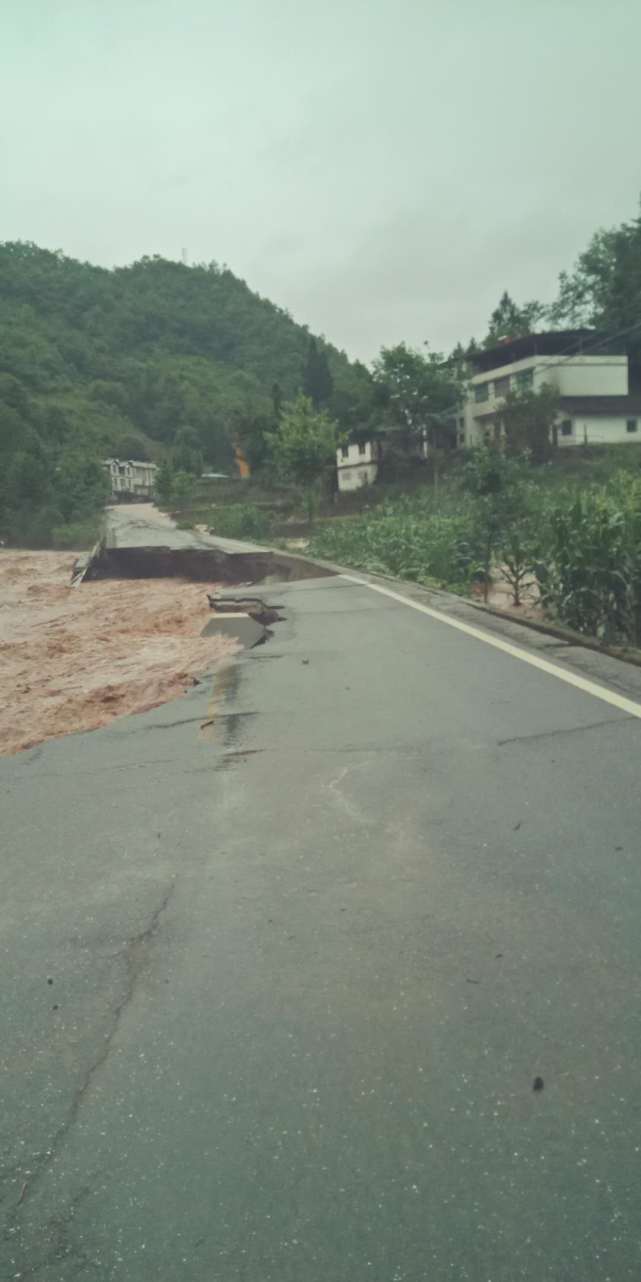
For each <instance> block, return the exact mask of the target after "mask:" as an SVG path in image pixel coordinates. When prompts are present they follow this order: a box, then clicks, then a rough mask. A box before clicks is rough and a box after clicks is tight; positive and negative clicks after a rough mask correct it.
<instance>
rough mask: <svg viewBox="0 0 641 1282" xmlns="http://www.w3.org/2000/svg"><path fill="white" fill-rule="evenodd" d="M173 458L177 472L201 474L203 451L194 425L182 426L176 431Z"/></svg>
mask: <svg viewBox="0 0 641 1282" xmlns="http://www.w3.org/2000/svg"><path fill="white" fill-rule="evenodd" d="M172 460H173V465H174V468H175V470H176V472H178V473H180V472H190V473H191V474H192V475H193V476H200V474H201V472H202V470H203V452H202V450H201V448H200V439H199V436H198V432H196V431H194V428H193V427H180V428H179V429H178V431H177V432H176V436H175V439H174V447H173V450H172Z"/></svg>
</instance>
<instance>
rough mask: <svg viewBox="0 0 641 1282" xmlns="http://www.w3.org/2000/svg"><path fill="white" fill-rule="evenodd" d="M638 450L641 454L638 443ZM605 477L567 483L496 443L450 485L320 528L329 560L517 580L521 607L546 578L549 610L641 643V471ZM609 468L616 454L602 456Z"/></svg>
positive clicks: (543, 597) (432, 581) (319, 542)
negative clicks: (529, 587)
mask: <svg viewBox="0 0 641 1282" xmlns="http://www.w3.org/2000/svg"><path fill="white" fill-rule="evenodd" d="M635 453H636V451H635ZM634 461H635V462H636V463H637V466H636V468H627V469H624V468H620V467H619V468H617V470H615V471H613V472H611V474H610V475H609V477H608V479H607V481H606V482H605V483H598V482H595V481H588V482H587V483H586V482H585V481H584V480H583V481H582V483H581V484H580V485H579V484H578V483H577V481H576V480H575V481H574V482H572V481H568V480H566V481H565V482H563V481H562V480H561V481H560V480H559V474H558V471H557V469H556V468H555V467H554V466H553V465H548V466H547V467H545V468H542V469H541V468H535V467H533V466H532V465H531V464H530V462H529V460H528V458H527V457H523V456H519V457H516V458H514V457H510V456H509V455H507V454H505V453H503V452H501V451H499V450H497V449H494V448H491V447H483V448H482V449H478V450H475V451H473V452H472V455H471V457H470V458H469V459H468V461H467V462H466V464H465V467H464V468H463V470H462V472H461V474H460V475H459V476H457V477H455V478H452V479H451V480H450V481H449V482H448V483H447V484H445V485H442V486H441V488H440V490H439V493H438V494H434V492H433V490H427V489H426V490H425V491H424V492H423V493H422V494H418V495H415V496H413V497H406V498H402V499H397V500H388V501H386V502H384V503H382V504H381V505H380V506H379V507H376V508H374V509H372V510H371V511H370V512H367V513H363V514H362V515H360V516H354V517H350V518H344V519H342V520H336V521H334V522H329V523H327V524H325V525H323V526H322V527H321V528H319V529H318V530H317V531H316V533H315V535H314V538H313V540H312V542H311V551H312V552H313V553H314V554H315V555H317V556H319V557H322V558H324V559H326V560H330V561H335V562H337V563H339V564H343V565H351V566H355V567H357V568H360V569H363V570H366V571H369V572H370V573H383V574H390V575H394V576H398V577H399V578H403V579H408V580H411V581H415V582H419V583H424V584H428V585H438V586H441V587H446V588H449V589H452V590H454V591H463V592H469V591H470V590H471V589H472V586H473V585H475V586H476V589H477V591H478V590H480V591H481V592H483V593H484V594H485V595H486V596H487V591H488V588H489V585H490V584H491V582H492V580H493V579H494V578H496V577H497V576H501V577H502V578H503V579H504V580H506V581H507V582H508V583H509V585H510V590H511V595H512V601H513V604H514V605H515V606H517V607H518V606H520V605H521V604H522V603H523V600H524V593H526V591H527V588H526V585H531V584H534V585H535V591H536V594H537V596H538V597H539V599H540V603H541V606H542V609H543V610H544V612H545V614H546V616H547V617H548V618H552V619H556V620H558V621H559V622H560V623H563V624H566V625H567V626H568V627H570V628H573V629H574V630H576V631H577V632H581V633H584V634H586V635H590V636H595V637H598V638H599V639H601V640H602V641H604V642H606V643H608V644H632V645H639V644H641V469H640V468H639V466H638V456H637V458H636V459H635V460H634ZM600 466H601V467H602V468H603V467H604V460H601V461H600Z"/></svg>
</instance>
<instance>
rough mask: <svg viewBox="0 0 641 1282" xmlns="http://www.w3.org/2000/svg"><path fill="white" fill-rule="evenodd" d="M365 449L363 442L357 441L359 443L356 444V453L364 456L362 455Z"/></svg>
mask: <svg viewBox="0 0 641 1282" xmlns="http://www.w3.org/2000/svg"><path fill="white" fill-rule="evenodd" d="M366 449H367V446H366V444H365V442H364V441H359V442H358V452H359V454H364V453H365V451H366Z"/></svg>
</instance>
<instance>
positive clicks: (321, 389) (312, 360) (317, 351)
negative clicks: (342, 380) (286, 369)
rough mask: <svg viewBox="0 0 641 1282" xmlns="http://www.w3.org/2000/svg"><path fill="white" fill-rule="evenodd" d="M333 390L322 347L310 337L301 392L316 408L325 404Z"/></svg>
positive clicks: (327, 363)
mask: <svg viewBox="0 0 641 1282" xmlns="http://www.w3.org/2000/svg"><path fill="white" fill-rule="evenodd" d="M333 390H334V381H333V379H332V375H331V371H330V368H329V361H328V360H327V353H326V352H325V350H324V348H322V347H320V348H319V346H318V343H317V342H316V339H315V338H310V340H309V345H308V348H307V360H306V362H305V369H304V371H303V393H304V395H305V396H307V397H309V399H310V401H311V402H312V405H314V406H315V407H316V409H320V408H321V407H322V406H324V405H327V403H328V402H329V400H330V398H331V395H332V392H333Z"/></svg>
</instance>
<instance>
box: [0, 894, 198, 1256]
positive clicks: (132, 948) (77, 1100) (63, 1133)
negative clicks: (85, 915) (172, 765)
mask: <svg viewBox="0 0 641 1282" xmlns="http://www.w3.org/2000/svg"><path fill="white" fill-rule="evenodd" d="M175 888H176V882H175V880H173V881H172V883H171V885H170V886H169V888H168V889H167V890H166V891H165V894H164V895H163V897H162V899H161V901H160V903H159V904H158V906H157V908H155V909H154V911H153V913H152V914H151V917H150V918H149V921H148V923H147V925H146V926H145V928H144V930H141V931H139V932H138V934H137V935H132V936H131V937H130V938H129V939H127V940H125V942H124V945H123V947H122V948H121V949H119V951H118V952H117V953H115V954H114V961H116V960H117V959H118V958H119V957H124V960H125V983H124V991H123V994H122V996H121V998H120V1000H119V1001H118V1002H116V1005H115V1006H114V1007H113V1009H112V1013H111V1025H110V1027H109V1029H108V1031H107V1032H106V1033H105V1034H104V1038H103V1045H102V1046H101V1048H100V1051H99V1053H98V1055H97V1056H96V1058H95V1059H94V1060H93V1062H92V1063H91V1064H90V1065H89V1067H88V1069H87V1070H86V1072H85V1074H84V1077H83V1079H82V1081H81V1082H80V1085H79V1086H78V1087H77V1088H76V1090H75V1091H74V1093H73V1097H72V1100H71V1106H70V1108H69V1112H68V1114H67V1117H66V1118H65V1120H64V1121H63V1122H61V1124H60V1126H59V1127H58V1129H57V1131H56V1132H55V1134H54V1136H53V1138H52V1140H51V1142H50V1144H49V1147H48V1148H47V1150H46V1152H45V1153H44V1154H43V1158H42V1161H41V1162H40V1164H39V1165H38V1167H37V1168H36V1170H35V1171H34V1172H33V1174H32V1175H31V1176H30V1178H29V1179H28V1180H26V1181H25V1183H24V1184H23V1187H22V1191H21V1193H20V1197H19V1198H18V1201H17V1202H16V1205H15V1207H14V1216H13V1221H10V1222H9V1223H8V1225H7V1230H8V1231H9V1232H10V1231H11V1229H12V1227H13V1226H14V1225H15V1221H16V1220H17V1218H18V1216H19V1213H20V1208H21V1207H22V1206H24V1205H25V1203H26V1202H28V1200H29V1198H30V1197H31V1196H32V1194H33V1192H34V1190H35V1188H36V1187H37V1185H38V1184H39V1183H40V1180H41V1179H42V1176H43V1175H44V1174H45V1172H46V1171H47V1170H48V1169H49V1167H50V1166H51V1165H52V1163H53V1162H54V1161H55V1159H56V1157H57V1156H58V1153H59V1152H60V1149H61V1148H62V1146H63V1144H64V1142H65V1140H66V1138H67V1135H68V1134H69V1131H70V1130H71V1128H72V1127H73V1126H74V1125H75V1123H76V1121H77V1120H78V1116H79V1114H80V1110H81V1108H82V1105H83V1102H84V1100H85V1098H86V1096H87V1093H88V1091H89V1090H90V1089H91V1086H92V1084H93V1081H94V1078H95V1077H96V1074H97V1073H99V1072H100V1069H101V1068H102V1067H103V1065H104V1064H105V1063H106V1061H107V1059H108V1057H109V1054H110V1052H111V1048H112V1045H113V1041H114V1038H115V1036H116V1033H117V1031H118V1028H119V1027H120V1022H121V1019H122V1016H123V1014H124V1012H125V1011H126V1009H127V1007H128V1006H129V1004H130V1002H131V1001H132V998H133V996H134V993H135V989H136V981H137V979H138V976H139V974H140V971H141V969H142V957H141V952H142V950H143V949H144V947H145V945H146V944H148V943H149V941H150V939H151V938H152V936H153V935H154V934H155V933H156V930H157V928H158V923H159V921H160V918H161V917H162V915H163V913H164V912H165V911H166V909H167V907H168V905H169V901H170V900H171V897H172V895H173V893H174V890H175ZM7 1230H5V1234H6V1232H7Z"/></svg>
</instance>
